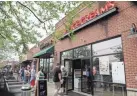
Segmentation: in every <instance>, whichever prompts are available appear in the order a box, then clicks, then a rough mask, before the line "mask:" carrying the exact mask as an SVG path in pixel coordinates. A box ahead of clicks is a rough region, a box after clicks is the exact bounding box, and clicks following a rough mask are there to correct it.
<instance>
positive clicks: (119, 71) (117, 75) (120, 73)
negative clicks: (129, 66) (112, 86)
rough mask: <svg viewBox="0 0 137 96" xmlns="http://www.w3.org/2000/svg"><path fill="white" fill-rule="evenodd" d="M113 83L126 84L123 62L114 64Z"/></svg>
mask: <svg viewBox="0 0 137 96" xmlns="http://www.w3.org/2000/svg"><path fill="white" fill-rule="evenodd" d="M112 80H113V83H120V84H125V72H124V63H123V62H112Z"/></svg>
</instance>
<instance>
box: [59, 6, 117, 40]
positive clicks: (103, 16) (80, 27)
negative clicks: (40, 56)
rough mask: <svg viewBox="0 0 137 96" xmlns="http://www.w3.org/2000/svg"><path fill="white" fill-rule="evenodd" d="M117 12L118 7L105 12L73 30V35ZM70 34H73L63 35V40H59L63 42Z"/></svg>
mask: <svg viewBox="0 0 137 96" xmlns="http://www.w3.org/2000/svg"><path fill="white" fill-rule="evenodd" d="M116 12H118V8H117V7H115V8H112V9H111V10H109V11H107V12H105V13H103V14H101V15H99V16H97V17H96V18H94V19H92V20H89V21H87V22H86V23H84V24H82V25H81V26H79V27H78V28H76V29H74V30H73V33H76V32H77V31H78V30H80V29H82V28H84V27H86V26H88V25H90V24H93V23H95V22H96V21H98V20H100V19H103V18H105V17H107V16H110V15H112V14H114V13H116ZM70 34H71V33H69V32H68V33H66V34H65V35H63V36H62V37H61V38H59V39H60V40H63V39H64V38H66V37H68V36H69V35H70Z"/></svg>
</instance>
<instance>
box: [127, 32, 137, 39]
mask: <svg viewBox="0 0 137 96" xmlns="http://www.w3.org/2000/svg"><path fill="white" fill-rule="evenodd" d="M134 37H137V33H136V34H132V35H129V36H128V38H134Z"/></svg>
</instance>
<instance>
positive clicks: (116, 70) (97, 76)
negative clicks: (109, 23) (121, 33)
mask: <svg viewBox="0 0 137 96" xmlns="http://www.w3.org/2000/svg"><path fill="white" fill-rule="evenodd" d="M92 71H93V77H94V78H93V80H94V88H95V89H96V90H95V95H100V94H101V95H102V96H112V95H113V94H117V96H122V95H123V94H125V95H123V96H126V87H125V71H124V60H123V54H122V44H121V37H119V38H115V39H111V40H107V41H103V42H100V43H97V44H93V70H92Z"/></svg>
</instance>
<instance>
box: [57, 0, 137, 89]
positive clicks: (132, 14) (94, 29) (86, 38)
mask: <svg viewBox="0 0 137 96" xmlns="http://www.w3.org/2000/svg"><path fill="white" fill-rule="evenodd" d="M115 3H116V5H117V7H118V8H119V13H118V14H116V15H114V16H112V17H111V18H109V19H107V20H105V21H100V22H98V23H96V24H94V25H91V26H89V27H88V28H85V29H82V30H81V31H80V32H79V33H77V34H76V40H74V41H72V40H70V39H69V38H66V39H64V40H61V41H58V42H57V43H56V45H55V52H57V57H56V58H55V62H56V63H57V62H60V52H62V51H64V50H68V49H72V48H75V47H78V46H81V45H85V44H89V43H92V42H96V41H99V40H103V39H106V38H110V37H114V36H117V35H121V37H122V44H123V52H124V62H125V71H126V83H127V88H137V80H135V76H137V59H136V58H137V38H131V39H129V38H128V37H127V36H128V35H129V30H130V28H131V24H132V23H135V24H136V25H137V6H133V4H132V3H130V2H123V1H122V2H118V1H117V2H115ZM88 11H89V10H88ZM85 13H87V10H86V9H85V10H84V12H81V13H80V14H85ZM105 27H106V28H107V30H105ZM57 30H58V29H57Z"/></svg>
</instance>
